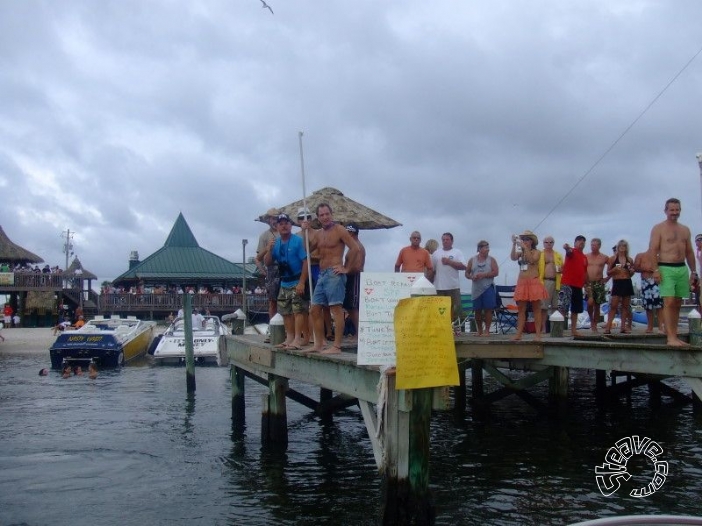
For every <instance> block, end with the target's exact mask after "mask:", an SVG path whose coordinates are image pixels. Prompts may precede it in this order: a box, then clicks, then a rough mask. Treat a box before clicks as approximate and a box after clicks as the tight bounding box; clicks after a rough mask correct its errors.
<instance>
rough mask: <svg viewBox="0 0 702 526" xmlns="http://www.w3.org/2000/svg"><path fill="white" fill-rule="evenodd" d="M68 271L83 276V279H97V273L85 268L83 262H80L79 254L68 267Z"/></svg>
mask: <svg viewBox="0 0 702 526" xmlns="http://www.w3.org/2000/svg"><path fill="white" fill-rule="evenodd" d="M66 273H67V274H75V275H76V276H81V277H82V278H83V279H97V276H96V275H95V274H93V273H92V272H90V271H89V270H85V269H84V268H83V264H82V263H81V262H80V259H78V256H76V257H75V258H73V261H72V262H71V264H70V265H69V266H68V268H67V269H66Z"/></svg>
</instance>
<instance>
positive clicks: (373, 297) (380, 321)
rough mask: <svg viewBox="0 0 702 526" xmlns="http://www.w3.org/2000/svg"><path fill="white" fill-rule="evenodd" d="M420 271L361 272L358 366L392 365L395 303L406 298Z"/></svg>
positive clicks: (393, 357) (420, 274) (393, 361)
mask: <svg viewBox="0 0 702 526" xmlns="http://www.w3.org/2000/svg"><path fill="white" fill-rule="evenodd" d="M423 275H424V274H422V273H421V272H402V273H399V272H362V273H361V294H360V298H359V310H358V316H359V321H358V358H357V363H358V364H359V365H395V329H394V327H393V320H394V315H395V306H397V303H398V302H399V301H400V300H401V299H403V298H409V297H410V291H411V288H412V284H413V283H414V282H415V281H416V280H417V279H419V278H420V277H422V276H423Z"/></svg>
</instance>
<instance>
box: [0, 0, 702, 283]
mask: <svg viewBox="0 0 702 526" xmlns="http://www.w3.org/2000/svg"><path fill="white" fill-rule="evenodd" d="M269 5H270V6H271V8H272V9H273V11H274V14H273V13H271V12H270V11H269V10H267V9H264V8H262V5H261V2H260V0H199V1H197V2H182V1H175V0H150V1H148V2H143V1H137V0H114V1H111V0H105V1H100V2H95V1H93V0H66V1H63V2H56V1H51V0H47V1H35V0H25V1H21V2H20V1H11V0H4V1H0V100H1V102H0V187H1V188H2V195H3V197H4V199H3V206H2V208H1V209H0V225H2V227H3V228H4V230H5V232H6V233H7V235H8V236H9V237H10V239H11V240H13V241H14V242H15V243H18V244H20V245H22V246H23V247H25V248H27V249H28V250H31V251H32V252H35V253H37V254H38V255H40V256H41V257H42V258H44V259H45V260H46V261H47V263H50V264H51V265H55V264H58V265H61V266H62V267H63V266H64V262H65V256H64V254H63V253H62V239H61V235H62V232H64V231H66V230H67V229H70V230H71V231H72V232H75V237H74V248H75V253H76V254H77V255H78V256H79V257H80V259H81V261H82V263H83V265H84V266H85V268H87V269H88V270H90V271H92V272H94V273H95V274H97V275H98V276H99V280H100V281H102V280H111V279H113V278H115V277H116V276H118V275H119V274H121V273H122V272H124V271H125V270H126V269H127V268H128V258H129V253H130V251H132V250H138V251H139V254H140V255H141V257H142V259H143V258H145V257H146V256H148V255H149V254H151V253H153V252H154V251H156V250H157V249H159V248H160V247H161V246H163V243H164V242H165V239H166V237H167V235H168V233H169V231H170V229H171V227H172V225H173V223H174V221H175V219H176V217H177V216H178V213H179V212H182V213H183V214H184V216H185V218H186V220H187V221H188V223H189V225H190V227H191V229H192V230H193V233H194V234H195V237H196V238H197V239H198V241H199V243H200V246H202V247H203V248H206V249H208V250H211V251H212V252H215V253H217V254H219V255H221V256H223V257H225V258H227V259H229V260H232V261H241V258H242V242H241V240H242V239H243V238H248V239H249V241H250V244H249V247H248V253H249V255H250V253H251V251H252V249H253V246H255V243H256V240H257V238H258V235H259V234H260V233H261V231H262V230H263V229H264V228H265V227H263V225H262V224H261V223H258V222H255V221H254V218H256V217H257V216H258V215H259V214H262V213H263V212H265V211H266V210H267V209H268V208H270V207H272V206H280V205H284V204H287V203H289V202H291V201H294V200H297V199H301V198H302V195H303V189H302V182H301V175H300V173H301V169H300V153H299V143H298V132H299V131H304V136H303V147H304V158H305V173H306V188H307V193H308V194H309V193H311V192H312V191H314V190H317V189H320V188H322V187H326V186H331V187H334V188H338V189H339V190H341V191H342V192H343V193H344V194H346V195H347V196H349V197H351V198H352V199H355V200H357V201H360V202H362V203H364V204H366V205H368V206H370V207H372V208H375V209H377V210H379V211H381V212H383V213H384V214H386V215H388V216H390V217H392V218H394V219H396V220H397V221H399V222H400V223H402V224H403V226H402V227H398V228H395V229H392V230H379V231H368V232H366V231H364V232H362V233H361V239H362V240H363V241H364V243H365V245H366V248H367V250H368V258H367V264H366V270H370V271H378V272H380V271H392V269H393V265H394V261H395V257H396V256H397V252H398V250H399V249H400V248H401V247H402V246H403V245H406V244H408V237H409V234H410V232H411V231H412V230H414V229H418V230H420V231H421V232H422V235H423V237H424V240H426V239H429V238H431V237H433V238H437V239H438V238H440V235H441V233H442V232H444V231H450V232H452V233H453V234H454V236H455V239H456V247H457V248H460V249H461V250H463V252H464V253H465V254H466V255H469V254H473V253H474V252H475V246H476V242H477V241H478V240H479V239H482V238H484V239H487V240H489V241H490V243H491V246H492V254H493V255H494V256H496V257H497V259H498V261H499V262H500V263H502V273H501V274H502V276H501V277H500V278H499V280H501V281H500V282H502V281H506V282H509V283H512V282H514V281H515V279H516V264H515V263H512V262H509V261H505V259H506V257H507V254H508V250H509V247H510V242H509V237H510V234H511V233H514V232H519V231H522V230H524V229H533V230H535V231H536V232H537V233H538V234H539V236H540V238H542V237H543V236H544V235H546V234H552V235H553V236H555V238H556V243H557V245H562V243H563V242H565V241H566V240H567V241H572V239H573V237H574V236H575V235H576V234H579V233H582V234H584V235H585V236H587V237H588V239H589V238H590V237H593V236H599V237H601V238H603V240H604V246H605V247H611V246H612V245H613V244H614V243H615V242H616V240H617V239H619V238H626V239H628V240H629V241H630V243H631V245H632V250H633V251H634V252H637V251H640V250H643V249H644V248H646V245H647V243H648V234H649V231H650V228H651V226H652V225H653V224H654V223H655V222H658V221H660V220H662V219H663V218H664V216H663V203H664V201H665V199H666V198H668V197H671V196H677V197H680V198H681V199H682V201H683V216H682V221H683V222H685V223H686V224H688V225H690V227H691V228H692V230H693V231H699V230H702V213H701V211H700V209H701V207H700V195H701V190H700V170H699V168H698V164H697V160H696V157H695V156H696V154H697V153H698V152H700V151H702V131H701V130H702V126H701V123H702V104H701V98H702V55H699V56H698V53H699V52H700V50H701V49H702V33H701V32H700V27H699V24H700V20H702V2H699V1H698V0H686V1H685V0H680V1H676V2H664V1H647V0H601V1H600V0H591V1H579V0H574V1H569V2H563V1H557V0H552V1H547V0H544V1H530V2H517V1H514V0H511V1H503V0H475V1H470V2H469V1H465V0H463V1H460V0H434V1H432V2H427V1H425V0H402V1H394V0H389V1H382V2H379V1H373V2H371V1H368V0H355V1H353V2H350V1H343V2H342V1H337V0H270V2H269ZM466 288H467V284H466Z"/></svg>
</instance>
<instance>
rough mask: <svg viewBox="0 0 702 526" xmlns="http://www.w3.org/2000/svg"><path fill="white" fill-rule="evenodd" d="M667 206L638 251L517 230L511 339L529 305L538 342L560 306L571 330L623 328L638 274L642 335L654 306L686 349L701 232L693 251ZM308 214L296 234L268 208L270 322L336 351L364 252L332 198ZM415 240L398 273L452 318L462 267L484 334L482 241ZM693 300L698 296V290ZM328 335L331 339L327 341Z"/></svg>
mask: <svg viewBox="0 0 702 526" xmlns="http://www.w3.org/2000/svg"><path fill="white" fill-rule="evenodd" d="M664 212H665V216H666V219H665V220H664V221H662V222H661V223H658V224H657V225H655V226H654V227H653V229H652V230H651V234H650V240H649V246H648V247H647V249H646V250H644V251H641V252H639V253H638V254H636V255H635V256H633V255H632V254H631V252H630V247H629V243H628V242H627V240H625V239H621V240H619V241H617V243H616V244H615V245H614V246H613V247H612V253H611V254H609V255H608V254H605V253H604V252H602V240H601V239H599V238H593V239H591V240H590V251H589V252H587V253H585V246H586V243H587V239H586V238H585V237H584V236H582V235H577V236H576V237H575V239H574V241H573V244H572V246H571V245H570V244H569V243H565V244H563V251H562V252H561V251H559V250H557V249H556V248H555V240H554V238H553V237H552V236H546V237H545V238H544V239H543V249H540V248H539V239H538V237H537V236H536V234H534V233H533V232H531V231H529V230H525V231H524V232H522V233H521V234H519V235H515V236H513V238H512V248H511V251H510V259H511V260H512V261H514V262H515V263H516V264H517V265H518V268H519V274H518V278H517V283H516V286H515V290H514V300H515V302H516V304H517V320H516V333H515V334H514V335H513V336H512V339H513V340H520V339H521V338H522V337H523V334H524V332H525V329H526V322H527V315H528V311H529V310H531V313H532V315H533V320H534V324H533V330H534V332H535V339H537V340H539V339H540V338H541V336H542V334H543V333H545V332H546V330H547V327H548V323H547V320H548V319H549V317H550V316H551V315H552V314H553V313H554V312H555V311H557V310H558V311H560V312H561V313H562V314H563V316H565V317H568V316H570V327H571V333H572V335H573V336H579V334H580V333H579V332H578V315H579V314H581V313H583V312H584V311H585V310H587V314H588V317H589V320H590V329H591V331H592V332H595V333H597V332H599V331H600V329H601V330H602V332H603V333H605V334H610V333H611V332H612V330H613V328H614V321H615V316H616V315H617V313H620V324H619V330H620V331H621V332H622V333H624V334H626V333H629V332H630V331H631V326H632V325H631V323H632V320H631V299H632V296H634V293H635V287H634V283H633V281H632V280H633V278H634V276H635V275H636V274H637V273H638V274H639V275H640V290H641V296H642V303H643V307H644V310H645V312H646V318H647V327H646V329H645V331H646V332H647V333H650V332H653V331H654V325H655V319H656V315H655V314H656V313H657V312H658V316H657V318H658V325H657V328H658V330H659V331H660V332H661V333H665V334H666V339H667V343H668V345H673V346H681V345H687V343H685V342H683V341H682V340H680V338H678V335H677V327H678V321H679V316H680V308H681V306H682V301H683V298H687V297H689V296H690V290H691V289H694V290H696V292H698V293H699V280H698V275H697V269H696V265H697V264H698V263H699V264H702V234H700V235H698V236H696V238H695V244H696V247H697V249H696V251H695V249H694V248H693V245H692V241H691V235H690V230H689V228H688V227H686V226H685V225H683V224H681V223H679V221H678V219H679V217H680V213H681V206H680V201H679V200H678V199H675V198H671V199H669V200H667V201H666V203H665V208H664ZM314 217H315V214H310V213H309V212H308V211H307V210H303V209H302V208H301V209H300V210H299V211H298V217H297V219H298V223H299V224H300V225H301V228H300V231H299V232H297V233H296V234H293V233H292V226H293V221H292V219H291V218H290V217H289V216H288V215H287V214H284V213H278V210H275V209H271V210H269V211H268V212H267V214H266V216H265V219H266V220H267V221H268V225H269V228H268V229H267V230H266V231H265V232H264V233H263V234H261V236H260V238H259V244H258V249H257V252H256V254H257V255H256V264H257V266H258V268H259V271H260V272H261V274H263V275H264V276H266V293H267V294H268V298H269V315H270V317H271V318H272V317H273V316H274V315H275V314H276V313H280V314H281V316H282V317H283V320H284V323H285V330H286V338H285V341H284V342H283V343H281V344H279V347H280V348H284V349H302V350H305V351H308V352H321V353H325V354H336V353H339V352H341V338H342V336H343V332H344V331H342V330H335V331H333V332H330V331H331V328H332V327H334V326H339V327H342V326H343V325H342V323H343V321H344V320H349V322H350V325H351V326H352V327H354V328H355V331H356V333H357V331H358V305H359V304H358V300H359V298H358V295H359V289H360V283H359V274H360V272H362V271H363V267H364V264H365V249H364V247H363V245H362V243H361V242H360V240H359V238H358V228H357V227H356V225H354V224H349V225H346V226H342V225H340V224H338V223H336V222H335V221H334V220H333V212H332V210H331V207H330V206H329V205H328V204H326V203H322V204H320V205H319V206H318V207H317V210H316V217H317V218H318V219H319V222H320V224H321V228H320V229H318V230H314V229H311V228H310V223H311V221H312V220H313V219H314ZM421 241H422V236H421V234H420V233H419V232H418V231H414V232H412V233H411V234H410V244H409V245H408V246H406V247H403V248H402V249H401V250H400V251H399V254H398V256H397V260H396V261H395V272H419V273H424V275H425V276H426V277H427V278H428V279H429V280H430V281H432V282H433V284H434V286H435V288H436V292H437V294H438V295H443V296H448V297H450V298H451V310H452V316H453V319H456V318H458V317H459V316H460V311H461V291H460V273H461V272H463V274H464V275H465V277H466V278H467V279H468V280H470V281H471V296H472V301H473V311H474V314H475V326H476V334H477V335H478V336H488V335H489V334H490V327H491V324H492V316H493V312H494V311H495V309H496V307H497V300H498V297H497V292H496V290H495V278H496V277H497V276H498V275H499V265H498V263H497V261H496V260H495V258H493V257H492V256H490V244H489V243H488V241H486V240H480V241H479V242H478V244H477V253H476V254H475V255H474V256H471V257H470V258H466V257H465V256H464V255H463V253H462V252H461V250H459V249H457V248H455V247H454V246H453V243H454V239H453V235H452V234H451V233H450V232H445V233H444V234H442V236H441V243H440V244H439V242H438V241H436V240H433V239H430V240H429V241H427V243H426V244H425V246H424V247H422V246H421ZM345 252H346V256H344V253H345ZM308 254H310V262H311V267H310V268H311V273H312V274H311V279H308V270H307V269H308V265H307V257H308ZM688 268H689V271H688ZM309 281H311V283H312V288H311V290H310V286H309ZM608 284H609V285H608ZM608 289H609V290H608ZM608 296H609V299H608ZM697 297H698V301H699V294H698V296H697ZM607 302H609V310H608V312H607V316H606V319H605V320H604V321H602V322H601V306H602V305H603V304H605V303H607ZM308 314H309V316H308ZM326 340H331V343H330V344H329V345H328V346H325V343H326ZM312 342H313V343H312Z"/></svg>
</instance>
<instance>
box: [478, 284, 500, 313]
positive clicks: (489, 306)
mask: <svg viewBox="0 0 702 526" xmlns="http://www.w3.org/2000/svg"><path fill="white" fill-rule="evenodd" d="M495 308H497V293H496V292H495V286H494V285H490V286H489V287H488V288H487V289H485V291H484V292H483V293H482V294H481V295H480V296H478V297H477V298H475V299H474V300H473V310H494V309H495Z"/></svg>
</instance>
